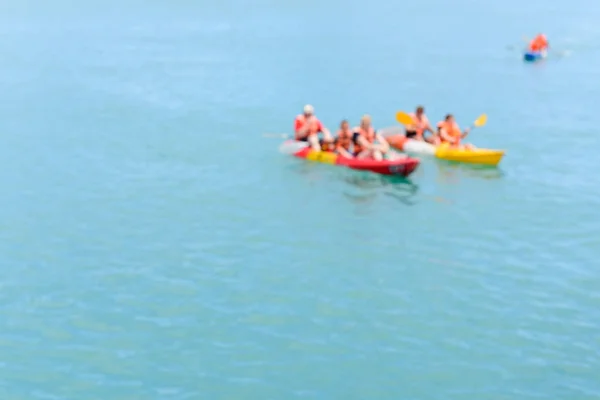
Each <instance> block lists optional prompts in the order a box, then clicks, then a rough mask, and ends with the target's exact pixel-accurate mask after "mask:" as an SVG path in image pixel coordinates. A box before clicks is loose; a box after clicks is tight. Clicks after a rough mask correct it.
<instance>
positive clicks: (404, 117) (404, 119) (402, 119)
mask: <svg viewBox="0 0 600 400" xmlns="http://www.w3.org/2000/svg"><path fill="white" fill-rule="evenodd" d="M396 121H398V122H399V123H401V124H402V125H414V123H415V121H414V120H413V118H412V117H411V116H410V115H408V114H407V113H405V112H404V111H398V112H397V113H396Z"/></svg>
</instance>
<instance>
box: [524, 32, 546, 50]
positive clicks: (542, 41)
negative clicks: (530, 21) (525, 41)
mask: <svg viewBox="0 0 600 400" xmlns="http://www.w3.org/2000/svg"><path fill="white" fill-rule="evenodd" d="M528 49H529V51H533V52H540V51H544V50H547V49H548V39H546V35H544V34H543V33H539V34H538V35H537V36H536V37H534V38H533V40H532V41H531V42H529V47H528Z"/></svg>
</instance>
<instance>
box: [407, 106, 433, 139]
mask: <svg viewBox="0 0 600 400" xmlns="http://www.w3.org/2000/svg"><path fill="white" fill-rule="evenodd" d="M409 115H410V116H411V118H412V119H413V121H415V124H413V125H408V126H406V137H407V138H408V139H415V140H420V141H425V142H429V143H431V142H432V140H433V139H432V138H431V137H429V138H425V137H424V136H423V134H424V133H425V132H426V131H429V132H431V134H432V135H435V131H434V130H433V128H432V127H431V125H430V124H429V119H428V118H427V116H426V115H425V108H424V107H423V106H418V107H417V109H416V111H415V112H414V113H410V114H409Z"/></svg>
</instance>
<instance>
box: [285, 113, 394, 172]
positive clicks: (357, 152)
mask: <svg viewBox="0 0 600 400" xmlns="http://www.w3.org/2000/svg"><path fill="white" fill-rule="evenodd" d="M319 133H322V134H323V139H322V140H319V137H318V134H319ZM294 134H295V139H296V140H298V141H304V142H308V143H309V144H310V146H311V147H312V149H313V150H315V151H320V150H322V151H332V152H336V153H338V154H340V155H342V156H344V157H348V158H355V157H356V158H373V159H375V160H382V159H383V157H384V156H385V155H386V154H387V153H388V152H389V150H390V145H389V144H388V142H387V141H386V140H385V138H384V137H383V136H381V135H380V134H379V133H377V131H375V129H374V128H373V125H372V124H371V117H370V116H369V115H363V117H362V118H361V119H360V124H359V125H358V126H357V127H355V128H350V123H349V122H348V121H347V120H343V121H342V122H341V123H340V129H339V130H338V132H337V135H336V137H333V136H332V135H331V132H329V130H328V129H327V128H326V127H325V126H324V125H323V124H322V123H321V121H319V119H318V118H317V117H316V116H315V115H314V108H313V106H311V105H310V104H307V105H305V106H304V110H303V113H302V114H300V115H298V116H297V117H296V120H295V121H294Z"/></svg>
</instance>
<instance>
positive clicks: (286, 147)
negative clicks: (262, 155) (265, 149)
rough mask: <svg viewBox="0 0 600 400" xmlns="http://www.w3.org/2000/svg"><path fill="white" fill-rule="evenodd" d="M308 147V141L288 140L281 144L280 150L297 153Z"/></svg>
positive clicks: (285, 152)
mask: <svg viewBox="0 0 600 400" xmlns="http://www.w3.org/2000/svg"><path fill="white" fill-rule="evenodd" d="M306 147H308V142H298V141H295V140H286V141H285V142H283V143H282V144H281V146H279V151H280V152H281V153H283V154H295V153H297V152H299V151H300V150H302V149H304V148H306Z"/></svg>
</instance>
